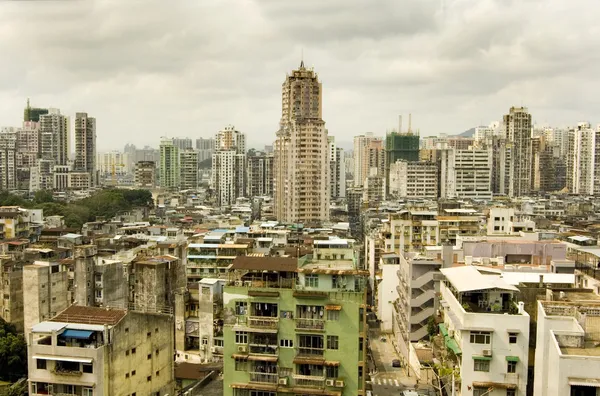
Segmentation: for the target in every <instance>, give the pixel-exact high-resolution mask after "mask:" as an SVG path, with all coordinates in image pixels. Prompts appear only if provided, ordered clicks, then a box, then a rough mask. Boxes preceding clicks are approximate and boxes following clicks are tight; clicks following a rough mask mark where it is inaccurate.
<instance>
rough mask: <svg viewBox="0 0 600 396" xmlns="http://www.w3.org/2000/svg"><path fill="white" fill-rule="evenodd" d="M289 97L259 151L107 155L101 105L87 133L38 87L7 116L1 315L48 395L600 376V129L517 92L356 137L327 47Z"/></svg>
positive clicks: (337, 392) (217, 148) (294, 76)
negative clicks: (437, 128)
mask: <svg viewBox="0 0 600 396" xmlns="http://www.w3.org/2000/svg"><path fill="white" fill-rule="evenodd" d="M281 95H282V96H281V98H282V116H281V119H280V123H279V129H278V130H277V131H276V132H275V133H274V134H273V136H272V137H273V139H274V143H273V145H272V146H266V147H264V150H260V151H259V150H256V149H252V148H248V145H247V141H246V135H245V134H244V133H243V132H241V131H240V130H238V129H237V128H236V127H234V126H233V125H227V126H225V127H224V128H223V129H221V130H220V131H218V132H217V133H216V134H215V135H214V136H213V137H212V138H208V139H206V138H200V139H198V140H196V141H195V142H194V141H193V140H192V139H190V138H172V137H163V138H161V140H160V144H159V147H158V149H154V148H149V147H145V148H143V149H138V148H136V147H135V146H133V145H131V144H128V145H127V146H125V148H124V150H123V151H122V152H121V151H111V152H106V153H97V150H96V120H95V119H94V118H93V117H89V116H88V114H87V113H76V115H75V122H74V124H73V130H74V137H75V146H74V147H73V148H72V149H71V148H70V147H69V141H70V125H71V124H70V119H69V118H68V117H66V116H64V115H62V114H61V113H60V111H58V110H55V109H42V108H32V107H30V105H29V103H28V104H27V107H26V109H25V112H24V121H23V125H22V127H20V128H3V129H2V130H1V131H0V189H1V190H2V193H1V194H0V266H1V268H0V288H2V298H1V299H0V317H1V318H2V319H3V321H5V322H7V323H9V324H11V325H12V326H14V331H15V332H17V333H21V334H23V339H24V340H25V342H26V344H27V366H28V369H27V370H28V373H27V377H28V381H27V387H28V390H29V394H30V395H86V396H92V395H128V396H137V395H162V396H166V395H174V394H198V392H200V393H201V390H199V389H200V388H201V387H202V386H205V385H206V383H207V382H208V381H210V380H211V379H213V380H217V381H218V380H219V379H220V380H222V394H224V395H226V396H277V395H280V396H281V395H289V394H293V395H303V396H304V395H306V396H316V395H319V396H371V395H372V394H373V393H375V394H377V392H379V393H380V394H381V395H387V394H389V392H390V391H389V389H388V388H389V387H392V388H393V391H394V392H397V391H400V390H402V391H409V390H411V389H412V390H414V391H415V392H427V393H423V394H451V392H452V391H451V389H453V391H454V392H455V394H459V395H463V396H471V395H474V396H486V395H490V396H525V395H534V396H546V395H548V396H549V395H569V394H571V395H584V396H587V395H591V394H595V392H596V388H597V387H598V383H599V382H598V381H599V376H598V374H597V372H598V368H599V367H600V359H599V356H600V350H599V347H598V346H599V345H600V332H599V331H598V330H599V329H600V328H599V327H596V326H598V324H599V323H600V246H599V244H598V241H599V238H600V227H599V226H598V223H600V199H598V191H600V181H599V178H600V160H597V158H599V157H598V156H597V155H596V153H597V152H598V153H600V148H598V147H600V146H598V144H600V143H597V141H598V142H600V138H598V139H597V135H598V134H599V133H600V129H592V127H591V126H590V124H589V123H579V124H578V125H577V127H573V128H564V129H560V128H550V127H543V128H540V127H538V126H536V125H535V124H534V123H533V122H532V116H531V114H530V113H529V112H528V110H527V109H526V108H524V107H512V108H510V109H509V111H508V113H507V114H505V115H504V116H503V117H502V120H501V121H500V122H492V123H491V124H490V125H489V126H481V127H477V128H474V131H473V134H472V136H448V135H441V136H428V137H421V135H420V133H419V131H416V130H413V128H412V119H411V118H412V117H410V116H409V122H408V129H407V130H403V128H402V119H401V118H400V123H399V125H398V128H397V129H396V130H393V131H389V132H387V133H386V134H385V137H377V136H376V135H375V134H373V133H365V134H363V135H360V136H356V137H354V141H353V150H348V151H345V150H344V149H343V148H342V147H340V143H341V142H339V141H337V142H336V140H335V138H334V137H333V136H330V135H329V132H328V130H327V129H326V128H325V121H324V120H323V118H322V114H323V112H322V104H323V87H322V84H321V82H320V80H319V77H318V75H317V73H316V72H315V71H314V70H313V69H312V68H306V67H305V66H304V63H303V62H302V63H301V64H300V67H299V68H298V69H296V70H293V71H292V72H291V73H289V74H288V75H287V76H286V77H285V80H284V82H283V84H282V90H281ZM194 143H195V144H194ZM597 148H598V150H597ZM134 187H135V188H141V189H143V191H142V190H134V189H133V188H134ZM148 190H149V191H148ZM151 196H152V198H150V197H151ZM75 220H77V221H75ZM74 225H76V226H74ZM386 343H387V344H386ZM381 345H383V346H381ZM382 356H383V357H382ZM389 356H391V357H392V358H388V357H389ZM386 359H388V360H389V361H388V360H386ZM2 361H3V360H2V359H0V363H1V362H2ZM397 366H401V367H397ZM218 373H220V374H222V375H221V376H220V375H218ZM2 375H3V373H1V372H0V379H3V378H4V377H2ZM382 381H383V383H382ZM387 381H389V386H388V382H387ZM592 391H593V393H590V392H592ZM386 392H387V393H386ZM405 395H410V396H413V395H419V393H412V394H411V393H405Z"/></svg>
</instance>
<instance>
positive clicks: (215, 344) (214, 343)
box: [213, 338, 223, 347]
mask: <svg viewBox="0 0 600 396" xmlns="http://www.w3.org/2000/svg"><path fill="white" fill-rule="evenodd" d="M213 345H214V346H216V347H222V346H223V340H218V339H216V338H214V339H213Z"/></svg>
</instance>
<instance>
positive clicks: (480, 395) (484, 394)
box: [473, 387, 490, 396]
mask: <svg viewBox="0 0 600 396" xmlns="http://www.w3.org/2000/svg"><path fill="white" fill-rule="evenodd" d="M489 394H490V390H489V389H488V388H478V387H477V388H473V396H488V395H489Z"/></svg>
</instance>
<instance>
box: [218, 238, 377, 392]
mask: <svg viewBox="0 0 600 396" xmlns="http://www.w3.org/2000/svg"><path fill="white" fill-rule="evenodd" d="M367 276H368V271H365V270H362V269H359V268H358V266H357V263H356V260H355V255H354V251H353V247H352V244H351V241H347V240H342V239H333V240H317V241H314V246H313V254H312V255H307V256H304V257H302V258H300V259H295V258H289V257H251V256H246V257H237V258H236V259H235V260H234V262H233V264H232V265H231V266H230V269H229V279H228V283H227V285H226V286H225V289H224V294H223V305H224V321H225V326H224V387H223V388H224V395H225V396H277V395H278V394H279V395H290V394H293V395H303V396H304V395H306V396H308V395H328V396H342V395H344V396H351V395H364V394H365V376H366V373H367V372H368V368H367V363H366V359H367V352H366V351H367V349H366V345H367V324H366V305H365V304H366V279H367Z"/></svg>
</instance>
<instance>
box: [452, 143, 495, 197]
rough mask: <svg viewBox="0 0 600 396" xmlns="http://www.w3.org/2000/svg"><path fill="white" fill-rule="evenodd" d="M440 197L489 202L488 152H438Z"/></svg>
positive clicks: (490, 167) (489, 156)
mask: <svg viewBox="0 0 600 396" xmlns="http://www.w3.org/2000/svg"><path fill="white" fill-rule="evenodd" d="M441 154H442V155H441V169H440V197H441V198H447V199H452V198H461V199H465V198H466V199H487V200H489V199H492V179H491V175H492V163H493V161H492V151H491V150H487V149H484V150H456V149H447V150H442V153H441Z"/></svg>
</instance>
